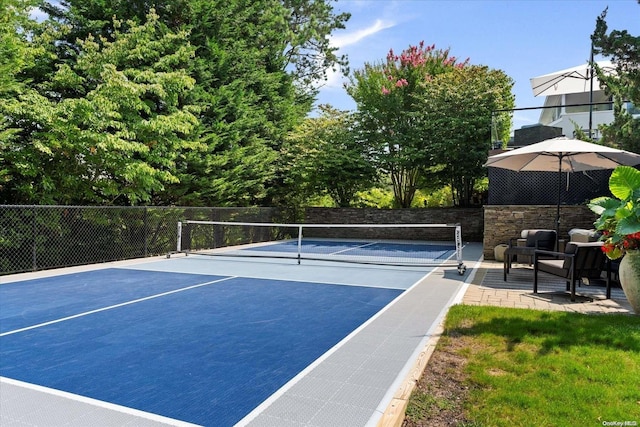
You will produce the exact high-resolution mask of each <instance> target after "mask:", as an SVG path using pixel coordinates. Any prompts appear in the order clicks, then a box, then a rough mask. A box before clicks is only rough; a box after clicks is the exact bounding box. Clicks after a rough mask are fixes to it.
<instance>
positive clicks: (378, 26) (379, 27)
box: [322, 19, 396, 89]
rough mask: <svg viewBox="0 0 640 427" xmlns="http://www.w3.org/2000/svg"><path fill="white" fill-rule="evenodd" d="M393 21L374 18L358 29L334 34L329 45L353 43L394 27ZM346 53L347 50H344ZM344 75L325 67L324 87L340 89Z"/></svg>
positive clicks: (342, 46)
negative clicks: (368, 23) (367, 24)
mask: <svg viewBox="0 0 640 427" xmlns="http://www.w3.org/2000/svg"><path fill="white" fill-rule="evenodd" d="M395 25H396V23H395V22H391V21H385V20H382V19H376V20H375V21H374V22H373V23H372V24H371V25H369V26H367V27H365V28H361V29H359V30H355V31H351V32H347V33H346V34H340V35H334V36H332V37H331V46H333V47H337V48H338V49H342V48H344V47H347V46H351V45H355V44H357V43H359V42H361V41H363V40H364V39H366V38H367V37H370V36H373V35H375V34H377V33H379V32H380V31H383V30H385V29H387V28H391V27H394V26H395ZM346 53H348V52H346ZM343 83H344V76H343V74H342V71H341V70H339V69H338V70H332V69H327V80H326V81H324V82H322V86H323V87H324V88H325V89H342V86H343Z"/></svg>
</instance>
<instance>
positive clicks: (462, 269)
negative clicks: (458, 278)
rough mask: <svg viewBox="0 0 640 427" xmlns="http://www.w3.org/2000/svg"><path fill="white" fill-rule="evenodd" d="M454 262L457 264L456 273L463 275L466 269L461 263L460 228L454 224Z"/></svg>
mask: <svg viewBox="0 0 640 427" xmlns="http://www.w3.org/2000/svg"><path fill="white" fill-rule="evenodd" d="M455 234H456V261H457V262H458V273H460V274H464V272H465V270H466V267H465V265H464V263H463V262H462V227H461V226H460V224H456V233H455Z"/></svg>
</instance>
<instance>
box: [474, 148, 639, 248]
mask: <svg viewBox="0 0 640 427" xmlns="http://www.w3.org/2000/svg"><path fill="white" fill-rule="evenodd" d="M638 164H640V154H636V153H632V152H630V151H625V150H618V149H615V148H611V147H605V146H604V145H598V144H592V143H590V142H586V141H581V140H579V139H571V138H567V137H564V136H560V137H557V138H552V139H547V140H545V141H542V142H538V143H537V144H531V145H527V146H525V147H522V148H518V149H515V150H511V151H506V152H504V153H500V154H496V155H495V156H491V157H489V158H488V159H487V163H485V166H488V167H495V168H502V169H509V170H513V171H538V172H554V171H557V172H558V206H557V209H556V235H557V236H560V195H561V190H562V175H561V174H562V172H584V171H590V170H598V169H615V168H616V167H617V166H620V165H626V166H635V165H638Z"/></svg>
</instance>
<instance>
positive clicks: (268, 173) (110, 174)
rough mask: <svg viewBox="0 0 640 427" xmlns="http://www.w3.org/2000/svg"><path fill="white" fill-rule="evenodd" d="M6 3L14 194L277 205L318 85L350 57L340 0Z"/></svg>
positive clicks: (7, 136)
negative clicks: (296, 132)
mask: <svg viewBox="0 0 640 427" xmlns="http://www.w3.org/2000/svg"><path fill="white" fill-rule="evenodd" d="M5 2H6V4H7V8H4V7H3V8H2V9H3V10H2V12H3V13H4V14H3V15H0V17H1V19H2V20H3V21H2V22H5V21H7V22H8V23H9V24H10V25H8V26H3V27H2V30H1V32H0V43H1V44H2V47H3V48H5V47H6V51H7V52H10V54H9V55H7V56H6V57H5V56H3V58H2V59H1V60H0V61H1V62H0V71H2V72H1V73H0V74H1V75H2V76H1V77H0V79H2V80H0V83H2V84H1V85H0V91H3V92H8V91H12V92H11V95H10V96H7V97H4V99H3V100H2V101H1V105H0V117H2V120H3V122H2V123H1V124H0V144H2V145H1V146H2V148H3V150H2V151H3V157H2V158H1V162H2V163H1V164H0V185H2V187H0V196H1V198H2V200H3V201H9V202H12V203H24V202H37V203H91V204H135V203H141V202H152V203H154V204H184V205H217V206H225V205H255V204H270V203H272V202H273V201H274V200H277V199H278V197H279V194H280V193H281V192H282V191H285V190H284V188H283V185H282V182H281V179H279V174H278V173H277V171H276V170H275V164H276V163H277V162H276V159H277V158H278V156H279V155H280V151H281V148H282V144H283V141H284V139H285V137H286V136H287V134H288V132H289V131H291V130H292V129H293V128H294V126H296V125H297V124H298V123H300V122H301V121H302V120H303V119H304V117H305V116H306V115H307V113H308V112H309V111H310V109H311V106H312V101H313V100H314V97H315V94H316V89H314V88H315V86H314V83H316V84H317V82H318V81H320V80H322V79H323V78H324V77H325V76H326V74H325V73H326V70H327V69H328V68H330V67H333V66H338V65H340V66H346V65H347V64H346V58H344V57H338V56H337V55H336V48H334V47H332V46H330V45H329V41H328V40H329V38H328V36H329V35H330V34H331V33H332V32H333V31H334V30H336V29H340V28H344V23H345V22H346V21H347V20H348V18H349V15H348V14H335V13H334V11H333V7H332V5H331V1H330V0H322V1H318V0H251V1H249V0H225V1H221V0H207V1H205V0H191V1H186V0H161V1H159V2H153V7H154V9H153V10H152V9H151V7H152V6H151V5H152V3H149V2H146V1H142V0H127V1H123V0H114V1H111V2H104V1H102V0H63V1H62V2H60V3H59V4H58V3H43V4H42V5H41V7H42V8H43V10H45V11H46V12H47V13H48V14H49V16H50V18H49V19H47V20H46V21H45V22H43V23H42V24H37V23H35V22H33V21H30V20H29V19H28V13H29V8H30V7H32V6H33V5H34V4H35V3H34V2H31V1H26V0H5ZM114 17H115V18H116V19H114ZM22 28H27V29H28V30H27V31H24V32H20V31H19V30H20V29H22ZM30 61H32V62H33V63H30ZM5 71H6V72H5ZM18 89H20V91H18ZM9 144H10V145H9ZM4 153H7V155H4ZM83 181H84V182H83ZM3 183H4V184H3Z"/></svg>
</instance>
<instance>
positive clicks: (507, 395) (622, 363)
mask: <svg viewBox="0 0 640 427" xmlns="http://www.w3.org/2000/svg"><path fill="white" fill-rule="evenodd" d="M436 351H449V352H451V351H453V352H455V354H458V355H460V356H462V357H464V358H465V359H466V362H467V363H466V365H465V366H466V368H465V372H464V378H465V382H466V383H467V384H466V385H467V386H468V387H469V390H470V392H469V394H468V396H467V398H466V400H465V403H464V413H465V417H466V419H467V420H471V422H472V423H473V425H478V426H479V425H482V426H514V425H517V426H522V425H526V426H601V425H605V424H603V422H610V421H619V422H622V423H623V424H622V425H624V422H625V421H629V422H635V423H636V424H633V423H632V424H627V425H638V426H640V317H638V316H628V315H597V316H594V315H584V314H577V313H564V312H544V311H537V310H523V309H507V308H499V307H478V306H465V305H458V306H454V307H452V308H451V310H450V311H449V314H448V316H447V318H446V321H445V332H444V335H443V337H442V339H441V340H440V342H439V344H438V348H437V350H436ZM427 369H429V367H427ZM427 393H428V392H427ZM424 394H425V392H421V391H419V390H416V391H415V392H414V394H413V395H412V398H411V401H410V403H409V408H408V409H407V416H408V417H409V418H411V419H412V420H413V421H414V422H415V421H416V420H421V419H422V420H425V419H426V420H428V417H429V414H428V412H429V410H431V409H428V408H433V405H432V404H429V402H432V401H433V398H431V397H430V396H428V395H424ZM425 425H428V424H425ZM611 425H613V424H611Z"/></svg>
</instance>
